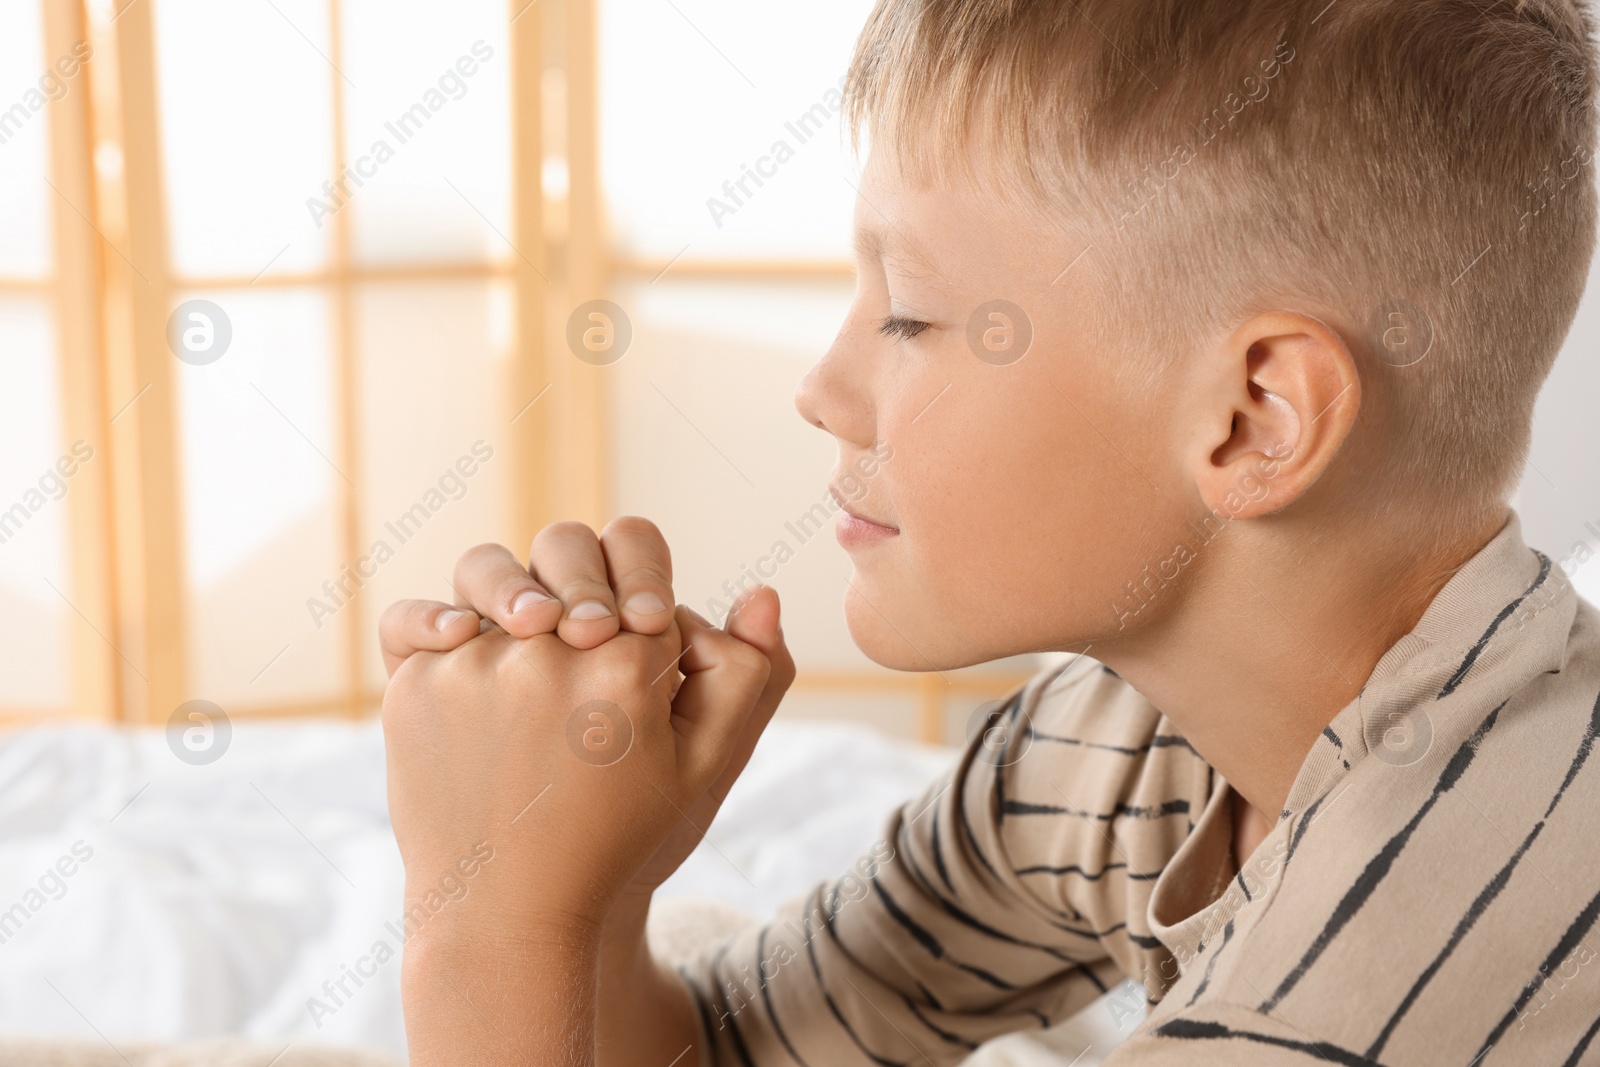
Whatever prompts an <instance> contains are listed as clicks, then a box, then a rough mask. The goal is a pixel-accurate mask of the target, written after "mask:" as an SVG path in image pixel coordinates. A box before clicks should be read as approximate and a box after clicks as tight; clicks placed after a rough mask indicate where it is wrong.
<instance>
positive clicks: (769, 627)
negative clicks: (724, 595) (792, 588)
mask: <svg viewBox="0 0 1600 1067" xmlns="http://www.w3.org/2000/svg"><path fill="white" fill-rule="evenodd" d="M726 628H727V631H728V632H729V633H730V634H732V635H733V636H735V637H737V638H738V639H739V640H741V641H743V642H745V643H746V644H750V645H755V646H756V647H757V648H759V649H760V650H761V651H762V652H765V653H766V654H767V656H768V658H771V656H772V655H773V653H775V652H777V651H778V650H779V649H780V648H782V647H783V628H782V626H781V624H780V620H779V608H778V592H777V590H775V589H773V588H772V587H771V586H769V585H758V586H756V587H755V589H753V590H751V591H750V592H749V593H746V594H745V595H744V596H742V597H740V598H739V600H738V601H737V602H736V603H735V604H734V605H733V608H732V609H731V610H730V611H729V612H728V620H727V623H726Z"/></svg>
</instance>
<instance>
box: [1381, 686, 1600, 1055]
mask: <svg viewBox="0 0 1600 1067" xmlns="http://www.w3.org/2000/svg"><path fill="white" fill-rule="evenodd" d="M1597 735H1600V696H1597V697H1596V698H1595V702H1594V710H1593V711H1592V712H1591V713H1590V716H1589V726H1588V729H1586V730H1585V731H1584V734H1583V738H1582V739H1581V740H1580V741H1579V742H1578V751H1577V754H1576V755H1574V756H1573V757H1572V763H1571V765H1570V766H1568V768H1567V774H1566V777H1564V778H1563V779H1562V780H1561V785H1560V786H1559V787H1557V789H1556V791H1555V795H1554V796H1553V797H1551V798H1550V803H1549V804H1548V805H1546V807H1545V809H1544V815H1543V817H1542V818H1540V819H1539V821H1538V822H1537V823H1535V824H1534V826H1533V829H1531V830H1529V831H1528V834H1527V836H1526V837H1524V838H1523V840H1522V844H1521V845H1519V846H1517V850H1516V851H1515V852H1513V853H1512V854H1511V858H1510V859H1509V860H1507V861H1506V862H1505V865H1504V866H1502V867H1501V868H1500V869H1499V870H1498V871H1496V872H1495V875H1494V877H1493V878H1491V879H1489V883H1488V884H1487V885H1485V886H1484V887H1483V889H1482V890H1480V891H1479V892H1478V895H1477V897H1475V898H1474V899H1473V901H1472V906H1471V907H1469V908H1468V909H1467V912H1466V914H1465V915H1463V916H1462V917H1461V920H1460V921H1459V922H1458V923H1456V927H1455V929H1454V930H1453V931H1451V933H1450V939H1449V940H1448V941H1446V942H1445V946H1444V948H1442V949H1440V950H1439V954H1438V955H1437V956H1435V957H1434V959H1433V962H1432V963H1430V964H1428V966H1427V968H1426V969H1424V970H1423V972H1422V974H1421V975H1419V976H1418V978H1417V981H1416V983H1415V984H1414V985H1413V986H1412V987H1411V989H1410V990H1409V991H1408V992H1407V993H1406V995H1405V999H1404V1000H1402V1001H1401V1002H1400V1006H1399V1007H1398V1008H1396V1009H1395V1011H1394V1014H1393V1015H1391V1016H1390V1017H1389V1021H1388V1023H1386V1024H1385V1025H1384V1028H1383V1030H1382V1031H1381V1032H1380V1033H1379V1034H1378V1036H1377V1038H1376V1039H1375V1040H1374V1041H1373V1042H1372V1045H1371V1046H1370V1047H1369V1048H1368V1049H1367V1055H1368V1056H1372V1057H1377V1056H1378V1055H1379V1054H1381V1053H1382V1052H1383V1046H1384V1045H1386V1044H1388V1042H1389V1038H1390V1037H1391V1036H1393V1034H1394V1031H1395V1028H1396V1027H1397V1026H1399V1025H1400V1020H1401V1019H1402V1018H1404V1017H1405V1014H1406V1012H1408V1011H1410V1010H1411V1006H1412V1005H1413V1004H1414V1003H1415V1002H1416V1000H1417V998H1418V997H1419V996H1421V995H1422V990H1423V988H1424V987H1426V986H1427V984H1428V983H1429V982H1431V981H1433V978H1434V976H1435V975H1437V974H1438V973H1439V969H1440V968H1441V967H1443V966H1444V963H1445V960H1447V959H1449V958H1450V955H1451V953H1453V952H1455V950H1456V948H1457V946H1459V945H1460V944H1461V941H1462V939H1464V938H1465V937H1466V936H1467V934H1468V932H1470V931H1471V930H1472V928H1473V926H1475V925H1476V924H1477V922H1478V919H1479V918H1481V917H1482V916H1483V913H1484V912H1485V911H1487V910H1488V908H1489V905H1490V904H1492V903H1494V900H1495V898H1496V897H1498V896H1499V895H1500V893H1501V891H1502V890H1504V889H1505V887H1506V885H1507V884H1508V883H1509V882H1510V881H1511V875H1512V872H1513V871H1515V870H1516V869H1517V865H1518V864H1519V863H1521V862H1522V858H1523V857H1524V856H1525V855H1527V853H1528V850H1529V849H1531V848H1532V847H1533V843H1534V842H1535V841H1537V840H1538V839H1539V835H1540V834H1541V833H1543V832H1544V827H1545V823H1546V821H1547V820H1548V819H1549V818H1550V816H1551V814H1552V813H1553V812H1554V811H1555V810H1556V805H1557V804H1559V803H1561V798H1562V797H1563V796H1565V795H1566V792H1567V787H1568V786H1570V785H1571V784H1572V780H1573V779H1574V778H1576V777H1577V776H1578V772H1579V771H1580V770H1581V769H1582V768H1583V767H1584V765H1585V764H1586V763H1588V761H1589V756H1590V754H1591V753H1593V751H1594V743H1595V738H1596V736H1597Z"/></svg>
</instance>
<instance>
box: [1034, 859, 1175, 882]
mask: <svg viewBox="0 0 1600 1067" xmlns="http://www.w3.org/2000/svg"><path fill="white" fill-rule="evenodd" d="M1127 868H1128V865H1127V864H1126V863H1123V862H1121V861H1120V860H1119V861H1116V862H1113V863H1108V864H1106V865H1105V866H1104V867H1101V868H1100V869H1099V870H1098V871H1087V870H1084V869H1083V868H1082V867H1080V866H1078V865H1077V864H1076V863H1069V864H1067V865H1066V866H1064V867H1052V866H1049V865H1047V864H1037V865H1035V866H1032V867H1021V868H1018V870H1017V874H1018V875H1019V876H1021V875H1027V874H1053V875H1064V874H1075V875H1077V876H1078V877H1080V878H1082V879H1083V880H1084V881H1086V882H1098V881H1099V880H1100V879H1102V878H1104V877H1105V876H1106V872H1108V871H1123V870H1127ZM1164 870H1166V868H1165V867H1163V868H1161V870H1156V871H1128V873H1127V875H1126V877H1127V879H1128V880H1129V881H1130V882H1153V881H1155V880H1156V879H1157V878H1160V877H1161V872H1162V871H1164Z"/></svg>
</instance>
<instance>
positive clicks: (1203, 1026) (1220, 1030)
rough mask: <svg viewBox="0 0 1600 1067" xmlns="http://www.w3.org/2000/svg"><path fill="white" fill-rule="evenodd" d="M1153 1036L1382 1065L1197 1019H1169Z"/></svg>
mask: <svg viewBox="0 0 1600 1067" xmlns="http://www.w3.org/2000/svg"><path fill="white" fill-rule="evenodd" d="M1155 1033H1156V1034H1158V1035H1159V1036H1161V1037H1171V1038H1177V1039H1179V1040H1184V1041H1217V1040H1222V1041H1227V1040H1232V1039H1238V1040H1241V1041H1254V1042H1256V1043H1257V1044H1261V1045H1274V1046H1276V1047H1278V1048H1281V1049H1287V1050H1288V1051H1290V1052H1298V1053H1300V1054H1302V1055H1304V1056H1307V1057H1316V1058H1317V1060H1319V1061H1322V1060H1326V1061H1328V1062H1332V1063H1338V1064H1343V1065H1344V1067H1382V1065H1381V1064H1379V1063H1377V1062H1375V1061H1373V1060H1369V1059H1367V1058H1366V1057H1365V1056H1362V1055H1361V1054H1359V1053H1356V1052H1351V1051H1350V1050H1349V1049H1346V1048H1340V1047H1339V1046H1338V1045H1334V1044H1330V1043H1329V1042H1326V1041H1293V1040H1290V1039H1289V1038H1286V1037H1275V1036H1273V1035H1272V1034H1258V1033H1256V1032H1255V1031H1253V1030H1235V1029H1233V1028H1231V1027H1228V1026H1224V1025H1222V1024H1221V1023H1213V1022H1204V1021H1202V1020H1199V1019H1181V1018H1180V1019H1172V1020H1170V1021H1168V1022H1164V1023H1162V1024H1161V1025H1160V1026H1158V1027H1156V1029H1155Z"/></svg>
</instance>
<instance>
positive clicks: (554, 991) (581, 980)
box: [401, 932, 599, 1067]
mask: <svg viewBox="0 0 1600 1067" xmlns="http://www.w3.org/2000/svg"><path fill="white" fill-rule="evenodd" d="M597 940H598V937H597V935H594V936H590V935H572V936H566V935H563V936H559V937H554V938H552V939H550V940H549V941H546V942H542V943H537V944H536V943H530V942H517V943H511V942H506V941H503V940H501V941H497V940H495V939H493V938H492V937H479V936H475V935H472V934H470V933H465V932H462V933H457V932H451V933H450V934H449V935H447V936H442V937H441V936H436V937H432V938H427V939H424V937H421V936H419V937H416V938H413V941H412V943H408V944H407V946H406V954H405V960H404V964H403V966H402V971H401V984H402V991H401V992H402V998H403V1000H404V1002H405V1013H406V1038H407V1042H408V1044H409V1045H410V1063H411V1065H412V1067H457V1065H466V1064H472V1065H474V1067H525V1065H526V1064H530V1063H538V1064H549V1065H551V1067H593V1065H594V1063H595V1058H594V1037H595V1031H594V1020H595V1003H596V990H597V987H598V961H599V949H598V945H597V943H596V942H597Z"/></svg>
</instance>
